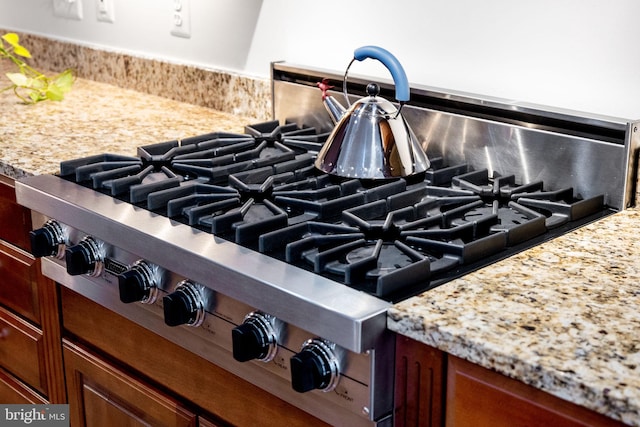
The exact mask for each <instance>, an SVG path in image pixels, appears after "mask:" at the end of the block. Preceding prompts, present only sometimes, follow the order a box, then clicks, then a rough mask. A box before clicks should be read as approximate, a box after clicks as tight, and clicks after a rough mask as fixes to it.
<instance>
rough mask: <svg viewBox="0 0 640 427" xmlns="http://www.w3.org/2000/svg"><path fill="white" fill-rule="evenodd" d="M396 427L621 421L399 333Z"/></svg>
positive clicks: (563, 426)
mask: <svg viewBox="0 0 640 427" xmlns="http://www.w3.org/2000/svg"><path fill="white" fill-rule="evenodd" d="M396 346H397V349H396V358H397V360H398V362H399V363H398V365H397V372H396V374H397V378H396V409H395V413H396V424H395V425H396V426H398V427H400V426H416V427H417V426H425V427H426V426H429V427H431V426H442V425H445V426H451V427H467V426H468V427H484V426H486V427H512V426H554V427H579V426H581V427H586V426H592V427H604V426H608V427H613V426H622V425H623V424H622V423H619V422H617V421H614V420H612V419H610V418H607V417H605V416H603V415H601V414H598V413H596V412H593V411H591V410H589V409H586V408H584V407H582V406H578V405H575V404H573V403H570V402H567V401H564V400H562V399H559V398H557V397H555V396H552V395H550V394H547V393H545V392H543V391H541V390H538V389H536V388H534V387H531V386H528V385H526V384H524V383H522V382H520V381H516V380H514V379H511V378H507V377H505V376H504V375H501V374H499V373H497V372H494V371H491V370H489V369H485V368H483V367H481V366H478V365H475V364H473V363H470V362H467V361H465V360H463V359H460V358H457V357H454V356H451V355H447V354H446V353H443V352H441V351H439V350H436V349H434V348H431V347H429V346H426V345H424V344H422V343H418V342H416V341H414V340H411V339H408V338H404V337H399V338H398V340H397V345H396Z"/></svg>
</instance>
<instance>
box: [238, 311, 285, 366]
mask: <svg viewBox="0 0 640 427" xmlns="http://www.w3.org/2000/svg"><path fill="white" fill-rule="evenodd" d="M275 322H276V318H275V317H274V316H272V315H270V314H265V313H260V312H257V311H254V312H252V313H249V314H247V316H246V317H245V318H244V322H243V323H242V324H241V325H239V326H236V327H235V328H233V330H232V331H231V339H232V344H233V346H232V347H233V358H234V359H236V360H237V361H238V362H248V361H249V360H253V359H257V360H260V361H262V362H269V361H271V360H273V358H274V357H275V355H276V352H277V350H278V346H277V343H278V336H277V333H276V330H275Z"/></svg>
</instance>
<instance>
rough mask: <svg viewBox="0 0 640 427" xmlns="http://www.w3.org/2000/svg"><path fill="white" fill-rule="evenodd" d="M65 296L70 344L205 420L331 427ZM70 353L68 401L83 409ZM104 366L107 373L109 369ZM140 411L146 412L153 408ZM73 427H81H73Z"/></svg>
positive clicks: (116, 386) (114, 386) (109, 386)
mask: <svg viewBox="0 0 640 427" xmlns="http://www.w3.org/2000/svg"><path fill="white" fill-rule="evenodd" d="M60 292H61V300H62V312H63V324H64V330H65V333H66V335H67V336H68V337H69V340H70V341H69V342H68V344H70V343H71V340H73V341H74V342H80V341H81V342H82V344H83V345H85V346H87V347H89V346H90V347H91V348H93V349H95V351H96V352H100V353H103V354H105V356H106V357H107V358H108V359H109V360H112V361H115V362H116V363H117V364H118V365H119V366H123V371H126V372H129V373H130V375H131V377H135V378H141V380H138V381H139V383H143V382H144V383H146V384H154V386H153V388H155V389H157V390H162V391H163V392H165V393H167V394H170V395H172V396H176V397H177V398H179V399H180V401H183V402H189V406H190V407H193V408H197V413H198V415H199V416H202V417H204V418H202V419H203V420H204V419H206V418H207V416H208V415H211V416H210V417H209V419H210V420H213V419H217V418H220V419H221V421H223V422H224V423H229V424H232V425H238V426H254V425H255V426H261V427H281V426H287V427H313V426H318V427H319V426H324V427H326V426H327V425H326V424H325V423H323V422H322V421H320V420H318V419H316V418H314V417H312V416H311V415H309V414H307V413H306V412H304V411H302V410H301V409H298V408H297V407H295V406H292V405H290V404H289V403H287V402H285V401H283V400H281V399H279V398H277V397H275V396H273V395H271V394H268V393H266V392H264V391H263V390H262V389H260V388H258V387H256V386H254V385H253V384H250V383H248V382H246V381H244V380H243V379H241V378H239V377H237V376H235V375H233V374H231V373H229V372H228V371H225V370H224V369H222V368H220V367H218V366H216V365H214V364H213V363H210V362H208V361H207V360H205V359H203V358H201V357H199V356H197V355H195V354H193V353H191V352H188V351H186V350H185V349H183V348H182V347H179V346H177V345H175V344H173V343H172V342H170V341H168V340H166V339H165V338H163V337H161V336H160V335H157V334H154V333H152V332H150V331H149V330H147V329H145V328H143V327H141V326H138V325H136V324H135V323H132V322H131V321H129V320H127V319H126V318H124V317H122V316H120V315H118V314H116V313H114V312H112V311H110V310H108V309H106V308H104V307H102V306H100V305H98V304H96V303H94V302H92V301H91V300H89V299H87V298H85V297H83V296H82V295H79V294H78V293H76V292H74V291H72V290H70V289H68V288H64V287H61V289H60ZM68 353H69V345H66V346H65V367H66V374H67V386H68V391H69V394H70V396H69V401H70V404H71V405H72V406H75V405H78V403H74V401H75V402H78V397H72V396H71V394H78V393H80V390H81V388H82V387H84V386H83V385H81V384H82V381H80V380H78V379H77V378H76V379H75V380H72V381H75V382H73V383H71V384H70V383H69V381H70V379H69V377H70V376H75V377H77V376H78V375H79V374H78V371H77V368H75V367H72V366H70V365H69V363H68ZM102 366H103V370H105V369H107V368H105V367H104V365H102ZM120 387H121V383H119V382H117V381H112V382H109V383H103V384H102V385H101V386H100V387H99V389H100V393H101V394H102V395H106V394H108V390H111V394H110V396H119V395H120V394H121V392H120V391H119V390H120ZM82 393H86V391H83V392H82ZM91 393H92V398H93V399H94V401H95V400H98V401H99V399H102V398H99V397H95V396H94V395H95V394H96V393H94V392H91ZM72 399H73V400H72ZM102 400H104V399H102ZM103 405H104V404H103ZM120 406H123V404H120ZM97 408H100V406H96V410H97ZM140 409H141V410H142V409H143V410H144V411H147V410H152V407H150V408H146V407H142V408H140ZM72 410H73V409H72ZM85 411H86V408H85ZM92 411H93V410H92ZM72 420H73V418H72ZM205 422H206V421H205ZM210 422H213V421H210ZM79 425H83V424H79ZM201 425H202V424H201ZM214 425H215V424H214ZM72 426H74V427H75V426H76V424H75V423H73V422H72Z"/></svg>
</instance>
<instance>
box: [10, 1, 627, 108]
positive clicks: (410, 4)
mask: <svg viewBox="0 0 640 427" xmlns="http://www.w3.org/2000/svg"><path fill="white" fill-rule="evenodd" d="M78 1H82V2H83V7H84V12H85V17H84V19H83V20H82V21H71V20H63V19H60V18H56V17H54V16H53V13H52V0H0V27H2V28H9V29H15V30H22V31H28V32H32V33H36V34H41V35H46V36H50V37H55V38H59V39H65V40H72V41H75V42H80V43H83V44H88V45H94V46H99V47H104V48H109V49H115V50H119V51H126V52H130V53H134V54H137V55H143V56H151V57H155V58H159V59H166V60H170V61H176V62H182V63H194V64H197V65H201V66H205V67H208V68H215V69H222V70H229V71H233V72H238V73H240V74H246V75H252V76H260V77H265V78H266V77H268V75H269V63H270V61H272V60H280V59H283V60H287V61H290V62H294V63H298V64H304V65H313V66H318V67H323V68H328V69H333V70H339V71H342V70H343V69H344V68H345V67H346V65H347V63H348V62H349V60H350V58H351V55H352V53H353V49H354V48H356V47H359V46H361V45H364V44H377V45H380V46H382V47H385V48H387V49H388V50H390V51H392V52H393V53H394V54H395V55H396V56H397V57H398V59H399V60H400V61H401V62H402V64H403V65H404V67H405V69H406V71H407V75H408V77H409V80H410V81H411V82H414V83H419V84H423V85H428V86H435V87H442V88H447V89H453V90H457V91H466V92H472V93H478V94H484V95H489V96H497V97H502V98H507V99H513V100H516V101H524V102H530V103H538V104H544V105H551V106H555V107H560V108H569V109H576V110H582V111H587V112H591V113H597V114H605V115H612V116H620V117H627V118H631V119H638V118H640V54H638V42H639V41H640V24H639V21H638V19H639V18H640V2H639V1H637V0H611V1H603V0H447V1H442V0H396V1H389V0H384V1H383V0H323V1H316V2H310V1H303V0H297V1H296V0H190V1H191V9H192V10H191V19H192V23H191V33H192V36H191V38H190V39H181V38H177V37H173V36H171V35H170V33H169V26H170V20H171V16H172V12H171V9H172V2H173V0H114V1H115V14H116V21H115V23H114V24H106V23H101V22H97V21H96V20H95V12H94V10H95V9H94V8H95V4H94V2H95V0H78ZM352 71H353V72H354V73H358V74H372V75H380V76H385V77H386V76H387V74H386V71H385V70H384V69H383V68H382V67H381V66H380V65H379V64H377V63H376V62H375V61H365V62H364V63H362V64H356V65H354V66H353V67H352Z"/></svg>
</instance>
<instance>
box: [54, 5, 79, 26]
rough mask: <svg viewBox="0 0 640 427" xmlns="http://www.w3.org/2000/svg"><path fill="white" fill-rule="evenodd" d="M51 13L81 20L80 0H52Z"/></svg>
mask: <svg viewBox="0 0 640 427" xmlns="http://www.w3.org/2000/svg"><path fill="white" fill-rule="evenodd" d="M53 14H54V16H58V17H60V18H67V19H76V20H78V21H80V20H82V0H53Z"/></svg>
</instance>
